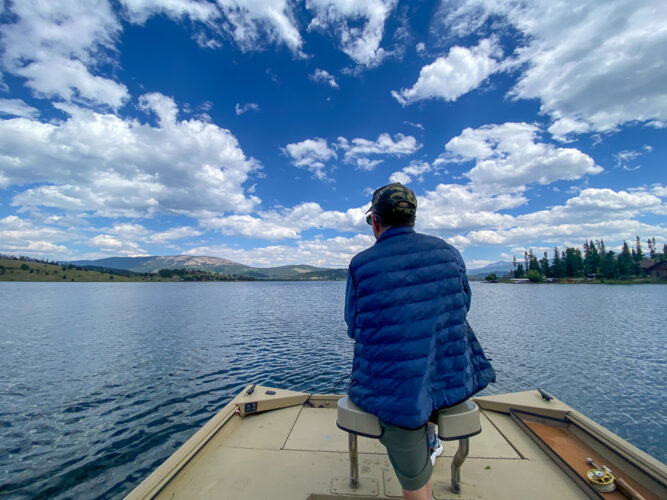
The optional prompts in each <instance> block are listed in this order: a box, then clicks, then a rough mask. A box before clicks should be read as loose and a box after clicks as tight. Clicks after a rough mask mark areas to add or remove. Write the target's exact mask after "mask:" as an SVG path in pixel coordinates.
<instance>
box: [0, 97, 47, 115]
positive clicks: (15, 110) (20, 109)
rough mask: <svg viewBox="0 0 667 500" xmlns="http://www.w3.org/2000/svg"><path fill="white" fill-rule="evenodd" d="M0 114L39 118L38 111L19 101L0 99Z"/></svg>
mask: <svg viewBox="0 0 667 500" xmlns="http://www.w3.org/2000/svg"><path fill="white" fill-rule="evenodd" d="M0 114H2V115H9V116H21V117H23V118H36V117H38V116H39V110H38V109H36V108H33V107H32V106H29V105H28V104H26V103H25V102H24V101H23V100H21V99H0Z"/></svg>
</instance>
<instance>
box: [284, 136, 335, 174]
mask: <svg viewBox="0 0 667 500" xmlns="http://www.w3.org/2000/svg"><path fill="white" fill-rule="evenodd" d="M283 152H284V153H285V154H286V155H287V156H289V158H290V159H291V160H292V164H293V165H294V166H296V167H299V168H304V169H306V170H308V171H309V172H311V173H312V174H313V175H314V176H315V177H317V178H318V179H320V180H326V179H327V174H326V165H325V163H326V162H327V161H328V160H330V159H332V158H336V152H335V151H334V150H333V149H331V148H329V145H328V144H327V141H326V139H322V138H320V137H316V138H315V139H306V140H305V141H301V142H295V143H292V144H288V145H287V146H285V148H283Z"/></svg>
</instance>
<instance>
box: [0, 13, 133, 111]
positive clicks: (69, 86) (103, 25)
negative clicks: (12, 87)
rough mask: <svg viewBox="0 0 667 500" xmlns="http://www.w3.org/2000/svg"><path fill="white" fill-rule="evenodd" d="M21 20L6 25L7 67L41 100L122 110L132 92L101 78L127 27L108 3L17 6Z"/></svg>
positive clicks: (4, 62)
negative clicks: (100, 71)
mask: <svg viewBox="0 0 667 500" xmlns="http://www.w3.org/2000/svg"><path fill="white" fill-rule="evenodd" d="M8 9H10V11H11V12H12V13H13V14H14V15H15V18H14V19H13V20H14V21H15V22H12V23H8V24H3V25H2V26H0V33H1V34H2V42H1V43H2V47H3V49H4V50H3V53H2V65H3V67H4V69H5V70H6V71H7V72H9V73H12V74H14V75H17V76H20V77H23V78H25V79H26V80H27V82H26V85H27V86H28V87H29V88H31V89H32V90H33V92H34V93H35V94H36V95H37V96H39V97H49V98H60V99H64V100H67V101H72V100H83V101H91V102H93V103H103V104H108V105H109V106H112V107H114V108H118V107H120V106H121V105H122V104H123V103H124V102H125V101H126V100H127V99H128V98H129V95H128V92H127V88H126V87H125V86H124V85H123V84H121V83H118V82H116V81H113V80H112V79H110V78H107V77H105V76H102V75H95V74H94V73H95V70H96V68H97V66H98V65H99V63H100V62H106V61H107V60H108V59H109V58H110V55H111V53H113V51H114V50H115V43H116V39H117V38H118V36H119V34H120V31H121V26H120V23H119V22H118V20H117V19H116V16H115V14H114V13H113V11H112V9H111V7H110V5H109V3H108V2H107V1H106V0H90V1H88V2H73V1H62V2H41V1H37V0H24V1H21V2H13V3H12V4H11V5H10V6H8Z"/></svg>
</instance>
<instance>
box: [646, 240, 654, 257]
mask: <svg viewBox="0 0 667 500" xmlns="http://www.w3.org/2000/svg"><path fill="white" fill-rule="evenodd" d="M647 243H648V250H649V257H650V258H651V259H655V236H654V237H653V238H652V239H651V238H649V239H648V242H647Z"/></svg>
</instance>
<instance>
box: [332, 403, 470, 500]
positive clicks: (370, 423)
mask: <svg viewBox="0 0 667 500" xmlns="http://www.w3.org/2000/svg"><path fill="white" fill-rule="evenodd" d="M336 426H337V427H338V428H339V429H341V430H344V431H345V432H347V433H348V441H347V442H348V452H349V456H350V488H352V489H356V488H358V487H359V452H358V446H357V436H364V437H368V438H372V439H378V438H380V437H382V432H383V430H382V425H381V424H380V419H379V418H378V417H376V416H375V415H372V414H370V413H367V412H365V411H364V410H362V409H361V408H359V407H358V406H357V405H355V404H354V403H353V402H352V401H350V399H349V398H348V397H347V396H344V397H342V398H340V399H339V400H338V413H337V416H336ZM480 432H482V425H481V422H480V418H479V407H478V406H477V404H475V403H474V402H472V401H470V400H467V401H464V402H463V403H459V404H457V405H454V406H450V407H449V408H443V409H442V410H440V411H439V412H438V437H439V438H440V439H442V440H443V441H456V440H458V441H459V447H458V449H457V451H456V454H455V455H454V459H453V460H452V474H451V475H452V482H451V487H452V491H453V492H454V493H460V492H461V466H462V465H463V462H464V461H465V459H466V457H467V456H468V452H469V451H470V442H469V438H471V437H472V436H475V435H477V434H479V433H480Z"/></svg>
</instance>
